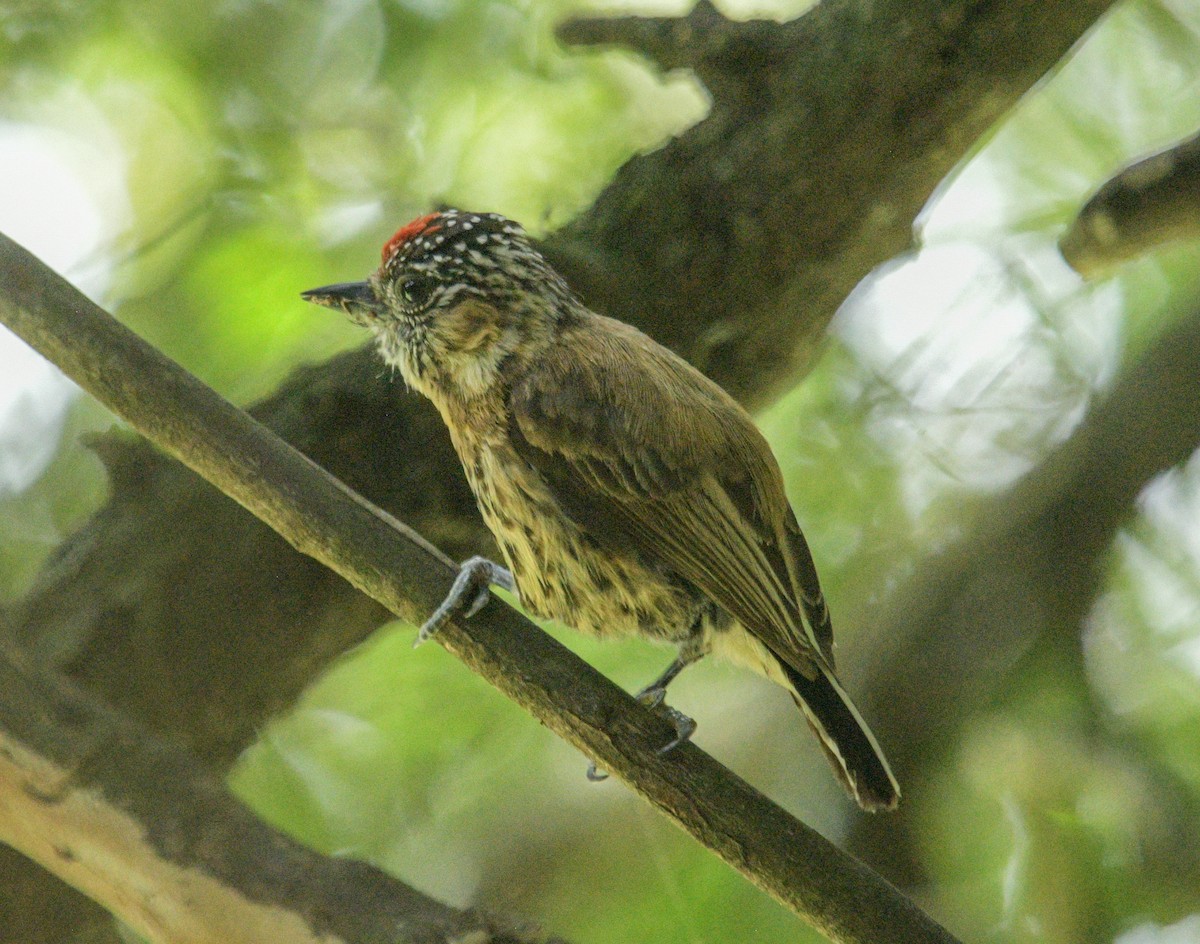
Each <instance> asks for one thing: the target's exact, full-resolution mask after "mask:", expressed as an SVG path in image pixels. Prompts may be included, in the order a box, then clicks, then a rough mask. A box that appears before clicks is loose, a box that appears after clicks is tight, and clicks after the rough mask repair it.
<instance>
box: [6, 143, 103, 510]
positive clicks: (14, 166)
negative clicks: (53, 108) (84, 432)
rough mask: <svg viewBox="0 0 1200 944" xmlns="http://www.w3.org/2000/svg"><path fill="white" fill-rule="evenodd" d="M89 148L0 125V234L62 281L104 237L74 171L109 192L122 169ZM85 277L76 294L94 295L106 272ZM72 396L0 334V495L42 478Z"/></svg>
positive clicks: (57, 377)
mask: <svg viewBox="0 0 1200 944" xmlns="http://www.w3.org/2000/svg"><path fill="white" fill-rule="evenodd" d="M94 145H95V142H94V141H93V142H87V141H85V140H84V139H83V138H82V137H80V136H75V135H71V134H68V133H66V132H64V131H61V130H57V129H54V128H48V127H42V126H37V125H30V124H0V232H3V233H4V234H5V235H7V236H8V237H9V238H11V239H13V240H15V241H16V242H18V243H20V244H21V245H22V246H24V247H25V248H26V249H28V250H29V251H30V252H32V253H33V254H34V255H36V256H37V257H38V258H40V259H41V260H42V261H43V262H45V263H46V264H47V265H49V266H50V267H51V268H53V269H54V270H56V271H58V272H61V273H65V274H67V275H71V274H72V270H73V269H74V268H77V267H80V266H84V265H87V264H88V263H89V261H91V260H94V258H95V254H96V252H97V249H98V248H99V246H100V244H101V241H102V240H103V238H104V237H105V236H106V235H107V234H108V233H110V232H111V227H110V226H109V225H106V223H107V221H106V220H105V218H104V215H103V213H102V211H101V208H100V206H99V205H98V204H97V202H96V200H95V199H94V198H93V196H92V191H91V190H90V189H89V186H88V184H89V181H88V180H87V179H85V178H84V177H83V176H82V174H81V173H80V169H81V168H83V167H87V168H88V170H89V172H91V173H93V174H96V175H97V176H98V177H102V176H108V178H109V179H108V181H106V182H107V183H109V184H111V183H112V182H113V181H112V177H113V176H114V175H119V174H121V172H122V171H123V168H122V167H121V166H119V165H114V164H113V163H112V162H111V161H101V162H100V163H97V162H96V158H99V157H104V156H106V154H111V152H107V151H106V149H104V148H103V146H101V147H99V148H97V147H95V146H94ZM97 151H100V152H102V153H97ZM106 165H107V166H106ZM106 171H107V175H106V174H105V172H106ZM87 276H88V278H87V279H86V281H87V283H88V284H87V285H86V286H83V287H84V288H85V290H86V291H88V292H89V294H96V293H97V292H99V291H100V290H101V289H102V287H103V285H104V284H105V283H106V282H107V279H108V272H107V271H106V270H105V271H101V270H100V269H99V268H97V267H95V266H88V273H87ZM75 281H76V282H79V281H83V280H81V279H75ZM75 391H76V388H75V386H74V384H72V383H71V382H70V381H69V380H67V379H66V378H65V377H63V376H62V374H61V373H59V371H58V370H57V368H55V367H53V366H52V365H51V364H49V363H48V362H47V361H45V360H44V359H43V358H42V357H41V356H40V355H38V354H37V353H35V352H34V351H33V350H31V349H30V348H29V347H27V346H26V345H25V343H24V342H22V341H21V340H19V339H18V338H17V337H16V336H15V335H13V334H12V333H11V332H9V331H8V330H7V329H6V328H2V327H0V495H3V494H5V493H13V492H20V491H22V490H24V489H26V488H28V487H29V485H31V484H32V483H33V482H34V481H35V480H36V479H37V477H38V476H39V475H41V473H42V472H43V471H44V469H45V467H46V465H47V463H49V461H50V459H51V458H52V457H53V455H54V452H55V450H56V449H57V447H58V440H59V437H60V436H61V434H62V424H63V420H64V418H65V416H66V410H67V406H68V405H69V403H70V401H71V399H72V397H73V396H74V394H75Z"/></svg>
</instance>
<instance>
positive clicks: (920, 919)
mask: <svg viewBox="0 0 1200 944" xmlns="http://www.w3.org/2000/svg"><path fill="white" fill-rule="evenodd" d="M0 284H5V285H9V286H12V287H14V289H15V292H14V294H16V295H18V296H19V297H20V298H22V299H23V301H21V302H19V303H15V304H14V303H13V302H11V301H9V300H7V299H5V300H4V301H2V302H0V318H2V319H3V321H4V322H5V323H6V324H7V325H8V326H9V327H10V328H12V329H13V331H15V332H16V333H17V334H18V335H20V336H21V337H22V338H23V339H24V340H25V341H26V342H27V343H29V344H30V345H32V346H33V347H34V348H36V349H37V350H38V351H40V352H41V353H42V354H43V355H44V356H46V357H48V358H49V359H50V360H52V361H53V362H54V363H55V364H57V365H58V366H59V367H60V368H61V369H62V370H63V371H64V372H66V373H67V375H68V376H70V377H71V378H72V379H74V380H75V381H76V382H77V383H79V384H80V385H81V386H83V387H84V388H85V389H86V390H88V392H90V393H91V394H92V395H93V396H95V397H97V399H99V400H100V401H101V402H103V403H105V404H106V405H107V406H108V407H109V408H110V409H113V410H115V411H117V412H118V413H119V414H120V415H122V416H123V417H124V418H125V419H126V420H128V421H129V422H130V423H131V424H132V425H133V426H134V427H135V428H137V429H138V430H139V431H140V432H141V433H143V434H144V435H146V436H147V437H148V438H150V439H152V440H153V441H154V442H155V443H157V444H158V445H159V446H161V447H162V448H164V449H166V450H168V451H169V452H170V453H171V454H173V455H174V456H176V458H178V459H180V460H181V461H183V462H185V463H187V464H188V465H189V466H191V467H192V468H193V469H195V470H196V471H197V472H199V473H201V474H203V475H204V476H205V477H206V478H208V479H209V480H210V481H212V482H213V484H216V485H218V486H219V487H220V488H221V489H222V490H223V491H225V492H227V493H228V494H229V495H230V496H231V497H232V498H234V499H235V500H236V501H238V502H239V503H240V504H242V505H243V506H244V507H246V508H247V509H249V510H250V511H252V512H254V514H256V515H258V516H259V517H261V518H262V519H263V520H264V521H265V522H267V523H268V524H270V525H271V526H272V527H273V528H276V529H277V530H278V531H279V532H280V534H281V535H283V536H284V537H285V538H286V539H287V540H288V542H289V543H291V544H292V545H293V546H294V547H296V548H297V549H298V550H300V551H302V552H303V553H305V554H308V555H310V556H312V557H314V558H316V559H317V560H319V561H320V562H321V563H323V564H325V565H326V566H329V567H331V568H333V569H335V570H336V571H337V572H338V573H340V574H341V575H342V576H343V577H344V578H346V579H347V580H348V581H350V583H352V584H353V585H354V586H355V587H357V588H358V589H359V590H361V591H363V592H364V593H366V594H368V595H369V596H371V597H372V598H374V599H376V600H378V601H379V602H380V603H382V604H384V605H385V606H386V607H387V608H388V609H389V610H391V611H392V612H393V613H396V614H397V615H399V616H402V617H405V618H408V619H416V618H418V617H419V616H420V615H421V614H424V613H428V612H430V611H431V610H432V609H433V608H434V607H435V606H436V605H437V604H438V603H439V602H440V601H441V599H442V597H443V596H444V594H445V591H446V590H447V589H448V587H449V584H450V582H451V581H452V579H453V577H454V575H455V573H456V571H457V568H455V567H454V566H453V565H452V564H451V562H450V561H449V559H448V558H446V557H445V556H444V555H442V554H441V553H440V552H439V551H437V550H436V549H435V548H433V547H432V546H431V545H429V544H428V543H427V542H426V541H425V540H424V539H423V538H421V537H420V536H419V535H417V534H416V533H415V532H413V531H411V530H410V529H409V528H408V527H406V526H405V525H403V524H401V523H400V522H399V521H397V520H395V519H394V518H391V517H390V516H389V515H387V514H386V513H385V512H382V511H380V510H379V509H378V508H375V507H374V506H372V505H370V504H369V503H368V502H366V501H365V500H364V499H362V498H360V497H359V496H358V495H356V494H355V493H353V492H351V491H350V490H349V489H347V488H346V487H345V486H344V485H342V483H341V482H339V481H337V480H336V479H334V478H333V477H332V476H330V475H329V474H328V473H327V472H325V471H324V470H323V469H321V468H320V467H318V466H317V465H315V464H314V463H313V462H312V461H311V460H309V459H307V458H306V457H304V456H303V455H301V454H300V453H298V452H296V451H295V450H294V449H292V448H291V447H290V446H288V445H287V444H286V443H284V442H283V441H282V440H280V439H278V438H276V437H275V436H274V435H272V434H271V433H270V432H269V431H267V430H266V429H265V428H264V427H262V426H260V425H258V424H257V423H255V422H254V420H252V419H251V418H250V417H249V416H247V415H246V414H245V413H242V412H241V411H240V410H237V409H236V408H234V407H233V406H231V405H230V404H228V403H227V402H225V401H224V400H222V399H221V398H220V397H218V396H217V395H216V394H215V393H213V392H212V391H211V390H209V389H208V388H207V387H205V386H203V385H202V384H201V383H200V382H199V381H197V380H195V379H194V378H192V377H191V376H190V375H188V374H187V373H186V372H184V371H183V370H182V369H181V368H180V367H178V365H176V364H174V363H173V362H171V361H169V360H168V359H167V358H165V357H164V356H163V355H161V354H159V353H158V352H157V351H155V350H154V349H153V348H151V347H149V346H148V345H147V344H145V342H143V341H141V340H140V339H139V338H137V337H136V335H133V334H132V333H131V332H129V331H128V330H127V329H125V328H124V327H122V326H121V325H120V324H118V323H117V322H116V321H114V320H113V319H112V318H111V317H110V316H108V315H107V314H106V313H105V312H103V311H101V310H100V309H99V308H97V307H96V306H95V305H93V304H92V303H91V302H89V301H88V300H87V299H86V298H84V297H83V296H82V295H80V294H79V293H78V291H76V290H75V289H74V288H72V287H71V286H70V285H69V284H68V283H67V282H65V281H64V280H62V279H61V278H60V277H59V276H57V275H56V274H54V273H53V272H51V271H50V270H49V269H47V268H46V267H45V266H43V265H42V264H41V263H40V262H38V260H36V259H34V258H33V257H32V256H31V255H29V254H28V253H26V252H24V251H23V250H21V249H20V247H18V246H16V244H14V243H12V242H11V241H9V240H7V239H3V238H0ZM436 639H437V640H438V641H439V642H441V643H442V645H443V646H445V647H446V648H447V649H448V650H450V651H451V652H452V653H454V654H455V655H457V656H458V657H459V658H460V659H462V660H463V661H464V662H466V663H467V664H468V665H469V666H470V667H471V668H472V669H474V670H475V671H476V672H478V673H479V674H480V675H482V676H483V677H484V678H486V679H487V680H488V681H489V682H491V683H492V684H493V685H495V686H496V687H497V688H499V689H500V690H501V691H502V692H504V693H505V694H506V695H508V696H509V697H510V698H512V699H514V700H515V701H517V702H518V703H519V704H520V705H522V706H523V707H524V708H526V709H527V710H529V711H530V712H531V713H533V714H534V715H535V716H536V717H537V718H538V719H539V720H541V721H542V722H544V723H545V724H546V725H547V726H548V727H549V728H551V729H552V730H554V731H555V732H556V733H558V734H559V735H561V736H562V737H564V738H565V739H566V740H568V741H569V742H570V743H572V744H574V745H575V746H576V747H578V748H579V749H580V750H582V751H584V752H585V753H586V754H588V756H590V757H592V758H593V759H595V760H596V761H597V762H598V763H599V764H600V765H601V766H602V767H603V768H604V769H605V770H608V771H610V772H611V773H613V774H615V775H616V776H618V777H620V778H621V779H622V780H624V781H625V782H626V783H628V784H629V785H630V786H632V787H633V788H634V789H635V790H636V791H637V792H638V793H640V794H641V795H642V796H644V797H645V798H646V799H648V800H650V801H651V802H652V803H653V804H654V805H655V806H656V807H657V808H658V809H659V810H661V811H662V812H664V813H666V814H667V815H668V816H669V817H671V818H672V819H673V820H675V822H677V823H678V824H679V825H680V826H682V827H683V828H684V829H686V830H687V831H688V832H690V833H691V834H692V835H693V836H695V837H696V838H697V839H699V840H700V841H701V842H703V843H704V844H705V845H707V846H708V847H709V848H711V849H712V850H713V851H714V852H716V853H717V854H718V855H720V856H721V857H722V858H724V859H725V860H726V861H727V862H728V863H729V864H731V865H733V866H734V867H735V868H737V869H738V870H739V871H741V872H742V873H743V874H745V875H746V876H747V877H748V878H750V879H751V880H752V881H754V882H755V883H756V884H758V885H759V886H760V887H762V888H763V889H764V890H766V891H767V892H769V893H770V894H772V895H773V896H774V897H775V898H776V899H778V900H779V901H780V902H781V903H782V904H784V905H785V906H787V907H789V908H791V909H792V910H793V911H795V912H796V913H797V914H798V915H799V916H800V917H802V918H804V919H805V920H806V921H808V922H810V923H811V924H812V925H813V926H814V927H816V928H818V929H819V930H821V931H823V932H825V933H826V934H827V935H829V937H830V938H831V939H832V940H834V941H839V942H847V944H850V942H856V944H866V942H873V941H879V940H904V941H909V942H913V944H917V942H930V944H933V942H939V944H951V942H953V940H954V939H953V938H952V937H951V936H950V935H949V934H948V933H947V932H946V931H945V930H943V929H942V928H941V927H939V926H938V925H937V924H936V923H935V922H933V921H932V919H930V918H929V917H928V916H926V915H925V914H924V913H922V912H921V911H920V910H919V909H918V908H917V907H916V906H915V905H913V904H912V903H911V902H910V901H909V900H908V899H906V898H905V897H904V896H903V895H901V894H900V893H899V892H897V891H896V890H895V889H894V888H892V887H891V886H890V885H888V884H887V883H886V882H885V881H883V880H882V879H881V878H879V877H878V876H877V875H875V873H873V872H871V871H870V870H869V869H867V868H866V867H865V866H864V865H862V864H861V863H860V862H858V861H857V860H855V859H852V858H850V857H849V856H847V855H845V854H844V853H842V852H840V851H839V850H837V849H836V848H835V847H834V846H832V845H830V844H829V843H828V842H827V841H826V840H824V839H823V838H822V837H821V836H820V835H818V834H817V833H816V832H814V831H812V830H810V829H808V828H807V827H805V826H803V825H802V824H801V823H799V822H797V821H796V820H794V819H793V818H792V817H790V816H789V815H788V814H787V813H785V812H784V811H783V810H781V809H780V808H779V807H777V806H775V805H774V804H773V803H771V801H769V800H768V799H767V798H766V797H764V796H763V795H762V794H760V793H759V792H758V791H756V790H754V789H753V788H752V787H751V786H750V785H749V784H747V783H745V782H744V781H742V780H741V779H740V778H738V777H736V776H735V775H734V774H732V773H730V772H729V771H728V770H726V769H725V768H724V767H722V766H721V765H719V764H718V763H716V761H714V760H712V758H710V757H708V755H706V754H704V753H703V752H702V751H700V749H699V748H697V747H696V746H695V745H693V744H690V743H685V744H683V745H681V746H680V747H679V748H677V749H676V750H675V751H673V752H672V753H671V754H670V755H669V756H665V757H664V756H662V755H660V754H658V752H657V749H658V747H659V746H661V745H662V744H663V743H665V742H666V741H667V740H668V739H669V738H670V730H669V726H668V725H667V724H666V722H665V721H663V720H662V719H661V718H659V717H658V716H656V715H654V714H652V713H650V712H648V711H646V710H644V709H643V708H642V707H641V706H639V705H638V704H637V703H636V702H635V701H634V700H633V699H631V698H630V697H629V696H628V695H627V694H625V692H623V691H622V690H621V689H619V688H617V687H616V686H615V685H613V684H612V683H611V682H609V681H607V680H606V679H604V678H603V676H601V675H599V673H597V672H596V671H595V670H594V669H592V668H591V667H590V666H588V665H587V664H586V663H584V662H582V661H581V660H580V659H579V658H578V657H576V656H575V655H574V654H573V653H571V652H570V651H569V650H567V649H565V648H564V647H562V646H561V645H559V644H558V643H557V642H555V641H554V640H553V639H551V638H550V637H549V636H547V635H546V634H545V633H543V632H542V631H541V630H539V629H537V627H535V626H534V625H533V624H532V623H530V622H529V621H528V620H525V619H524V618H522V617H521V616H519V615H518V614H517V613H516V612H515V611H513V610H511V609H509V608H507V607H505V606H503V605H502V604H499V603H497V602H495V601H494V602H492V603H490V604H489V605H488V606H487V607H486V608H485V609H484V611H483V612H482V613H481V614H479V615H477V616H476V617H475V618H474V619H473V620H472V622H471V624H470V628H469V630H468V628H467V627H465V626H464V625H462V624H460V623H457V622H453V623H450V624H448V625H447V626H446V627H445V628H444V629H442V630H441V631H440V632H439V634H438V635H437V637H436Z"/></svg>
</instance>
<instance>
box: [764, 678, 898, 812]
mask: <svg viewBox="0 0 1200 944" xmlns="http://www.w3.org/2000/svg"><path fill="white" fill-rule="evenodd" d="M779 664H780V667H781V668H782V669H783V671H784V673H786V675H787V677H788V680H789V681H790V682H791V683H792V688H793V696H794V697H795V699H796V704H797V705H799V706H800V710H801V711H803V712H804V717H805V718H807V719H808V723H809V726H810V727H811V728H812V729H813V732H814V733H815V734H816V735H817V740H818V741H819V742H820V744H821V748H822V749H823V750H824V751H825V756H826V757H828V758H829V763H830V764H832V765H833V772H834V773H835V774H837V778H838V779H839V780H840V781H841V782H842V785H843V786H844V787H845V788H846V791H847V792H848V793H849V794H850V795H851V796H852V797H854V799H855V800H857V801H858V805H859V806H861V807H862V808H863V809H864V810H867V811H868V812H871V813H877V812H879V811H880V810H894V809H895V808H896V804H897V803H898V802H899V800H900V787H899V785H898V784H897V783H896V778H895V777H893V776H892V771H891V770H890V769H889V768H888V763H887V761H886V760H885V759H884V757H883V752H882V751H881V750H880V749H879V745H878V744H877V743H875V736H874V735H873V734H871V729H870V728H868V727H867V725H866V722H864V721H863V719H862V717H861V716H860V715H859V713H858V709H857V708H855V707H854V703H853V702H852V701H851V700H850V696H849V695H847V694H846V692H845V691H844V690H843V689H842V686H841V684H840V683H839V682H838V680H837V678H836V677H835V676H834V675H833V673H832V671H830V670H827V669H824V668H822V667H819V666H818V667H815V668H816V676H815V678H811V679H808V678H805V677H804V676H803V675H802V674H801V673H800V672H797V671H796V670H795V669H793V668H792V667H791V666H790V665H788V664H786V663H785V662H784V661H783V660H782V659H781V660H780V662H779Z"/></svg>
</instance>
